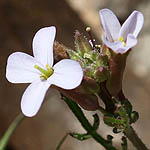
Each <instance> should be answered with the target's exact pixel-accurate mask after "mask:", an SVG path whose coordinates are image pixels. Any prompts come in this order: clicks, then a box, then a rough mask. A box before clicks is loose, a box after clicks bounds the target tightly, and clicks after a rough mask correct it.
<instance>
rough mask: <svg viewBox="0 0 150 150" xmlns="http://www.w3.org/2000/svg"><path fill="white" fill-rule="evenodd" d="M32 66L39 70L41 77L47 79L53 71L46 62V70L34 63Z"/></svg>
mask: <svg viewBox="0 0 150 150" xmlns="http://www.w3.org/2000/svg"><path fill="white" fill-rule="evenodd" d="M34 68H35V69H37V70H39V71H40V72H41V76H40V78H41V79H44V80H47V79H48V78H49V77H50V76H51V75H52V74H53V72H54V69H53V68H51V67H50V66H49V65H48V64H47V65H46V70H45V69H43V68H41V67H39V66H38V65H34Z"/></svg>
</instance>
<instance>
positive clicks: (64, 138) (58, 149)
mask: <svg viewBox="0 0 150 150" xmlns="http://www.w3.org/2000/svg"><path fill="white" fill-rule="evenodd" d="M68 135H69V133H67V134H65V136H64V137H63V138H62V139H61V141H60V142H59V144H58V146H57V147H56V150H60V148H61V146H62V144H63V143H64V141H65V140H66V138H67V136H68Z"/></svg>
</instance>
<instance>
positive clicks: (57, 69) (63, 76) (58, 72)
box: [48, 59, 83, 89]
mask: <svg viewBox="0 0 150 150" xmlns="http://www.w3.org/2000/svg"><path fill="white" fill-rule="evenodd" d="M53 69H54V73H53V75H52V76H50V77H49V79H48V82H49V83H50V84H54V85H56V86H58V87H61V88H63V89H74V88H76V87H77V86H79V85H80V83H81V81H82V78H83V71H82V68H81V66H80V64H79V63H78V62H76V61H74V60H70V59H63V60H61V61H59V62H58V63H57V64H55V65H54V67H53Z"/></svg>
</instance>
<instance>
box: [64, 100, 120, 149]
mask: <svg viewBox="0 0 150 150" xmlns="http://www.w3.org/2000/svg"><path fill="white" fill-rule="evenodd" d="M63 99H64V101H65V102H66V103H67V105H68V106H69V108H70V109H71V110H72V112H73V113H74V115H75V116H76V117H77V119H78V120H79V122H80V123H81V125H82V126H83V128H84V129H85V130H86V131H87V133H88V134H90V135H91V136H92V137H93V138H94V139H95V141H97V142H98V143H100V144H101V145H103V146H104V147H105V148H106V150H117V149H116V148H115V147H113V146H112V145H110V143H109V142H108V141H107V140H105V139H104V138H103V137H101V136H100V135H99V134H98V133H97V132H96V131H95V130H94V129H93V127H92V126H91V124H90V123H89V121H88V120H87V118H86V117H85V115H84V114H83V112H82V110H81V108H80V107H79V106H78V105H77V104H76V103H75V102H73V101H72V100H71V99H69V98H67V97H63Z"/></svg>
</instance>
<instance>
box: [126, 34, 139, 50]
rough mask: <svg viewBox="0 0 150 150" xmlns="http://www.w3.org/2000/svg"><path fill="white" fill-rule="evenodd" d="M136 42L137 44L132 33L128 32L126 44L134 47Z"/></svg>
mask: <svg viewBox="0 0 150 150" xmlns="http://www.w3.org/2000/svg"><path fill="white" fill-rule="evenodd" d="M136 44H137V39H136V38H135V36H134V35H132V34H129V35H128V36H127V42H126V46H127V47H129V48H132V47H134V46H135V45H136Z"/></svg>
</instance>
